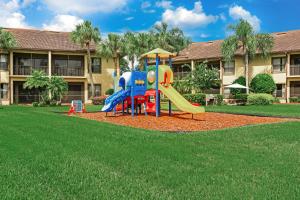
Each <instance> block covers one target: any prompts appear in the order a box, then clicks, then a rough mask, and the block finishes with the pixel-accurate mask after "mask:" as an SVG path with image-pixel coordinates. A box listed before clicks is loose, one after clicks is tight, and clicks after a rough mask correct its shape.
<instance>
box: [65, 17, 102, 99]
mask: <svg viewBox="0 0 300 200" xmlns="http://www.w3.org/2000/svg"><path fill="white" fill-rule="evenodd" d="M71 38H72V41H73V42H75V43H77V44H80V45H81V47H85V48H86V50H87V55H88V69H89V70H88V71H89V77H90V82H91V89H92V95H91V98H94V96H95V89H94V88H95V87H94V80H93V72H92V59H91V44H92V43H94V44H97V43H98V42H99V41H100V40H101V38H100V31H99V29H98V28H96V27H93V25H92V23H91V22H90V21H84V22H83V23H81V24H79V25H77V26H76V29H75V30H74V31H73V32H72V33H71Z"/></svg>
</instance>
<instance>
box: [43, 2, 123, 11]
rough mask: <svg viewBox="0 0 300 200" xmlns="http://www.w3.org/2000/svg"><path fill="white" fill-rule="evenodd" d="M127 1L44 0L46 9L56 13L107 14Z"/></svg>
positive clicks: (121, 6)
mask: <svg viewBox="0 0 300 200" xmlns="http://www.w3.org/2000/svg"><path fill="white" fill-rule="evenodd" d="M127 1H128V0H88V1H87V0H62V1H59V0H44V3H45V4H46V5H47V6H48V8H49V9H50V10H52V11H54V12H56V13H63V14H66V13H79V14H90V13H96V12H101V13H109V12H112V11H115V10H119V9H121V8H123V7H124V6H126V4H127Z"/></svg>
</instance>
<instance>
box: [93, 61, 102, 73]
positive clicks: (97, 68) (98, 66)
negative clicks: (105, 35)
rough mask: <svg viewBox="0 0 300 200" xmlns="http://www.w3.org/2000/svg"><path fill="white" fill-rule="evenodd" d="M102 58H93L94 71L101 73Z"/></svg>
mask: <svg viewBox="0 0 300 200" xmlns="http://www.w3.org/2000/svg"><path fill="white" fill-rule="evenodd" d="M101 72H102V69H101V58H92V73H94V74H101Z"/></svg>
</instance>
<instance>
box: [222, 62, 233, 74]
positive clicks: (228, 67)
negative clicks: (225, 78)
mask: <svg viewBox="0 0 300 200" xmlns="http://www.w3.org/2000/svg"><path fill="white" fill-rule="evenodd" d="M234 74H235V63H234V61H232V62H225V63H224V75H229V76H230V75H234Z"/></svg>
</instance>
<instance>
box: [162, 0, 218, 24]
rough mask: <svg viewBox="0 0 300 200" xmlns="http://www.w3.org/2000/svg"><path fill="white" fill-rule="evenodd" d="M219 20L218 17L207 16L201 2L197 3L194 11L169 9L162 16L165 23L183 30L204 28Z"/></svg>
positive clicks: (182, 8)
mask: <svg viewBox="0 0 300 200" xmlns="http://www.w3.org/2000/svg"><path fill="white" fill-rule="evenodd" d="M217 19H218V16H213V15H207V14H206V13H205V12H204V11H203V7H202V3H201V1H197V2H195V4H194V9H193V10H188V9H186V8H184V7H178V8H176V9H175V10H173V9H167V10H165V12H164V13H163V15H162V21H163V22H166V23H168V24H169V25H171V26H174V27H179V28H183V29H192V28H197V27H203V26H206V25H208V24H210V23H214V22H215V21H217Z"/></svg>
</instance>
